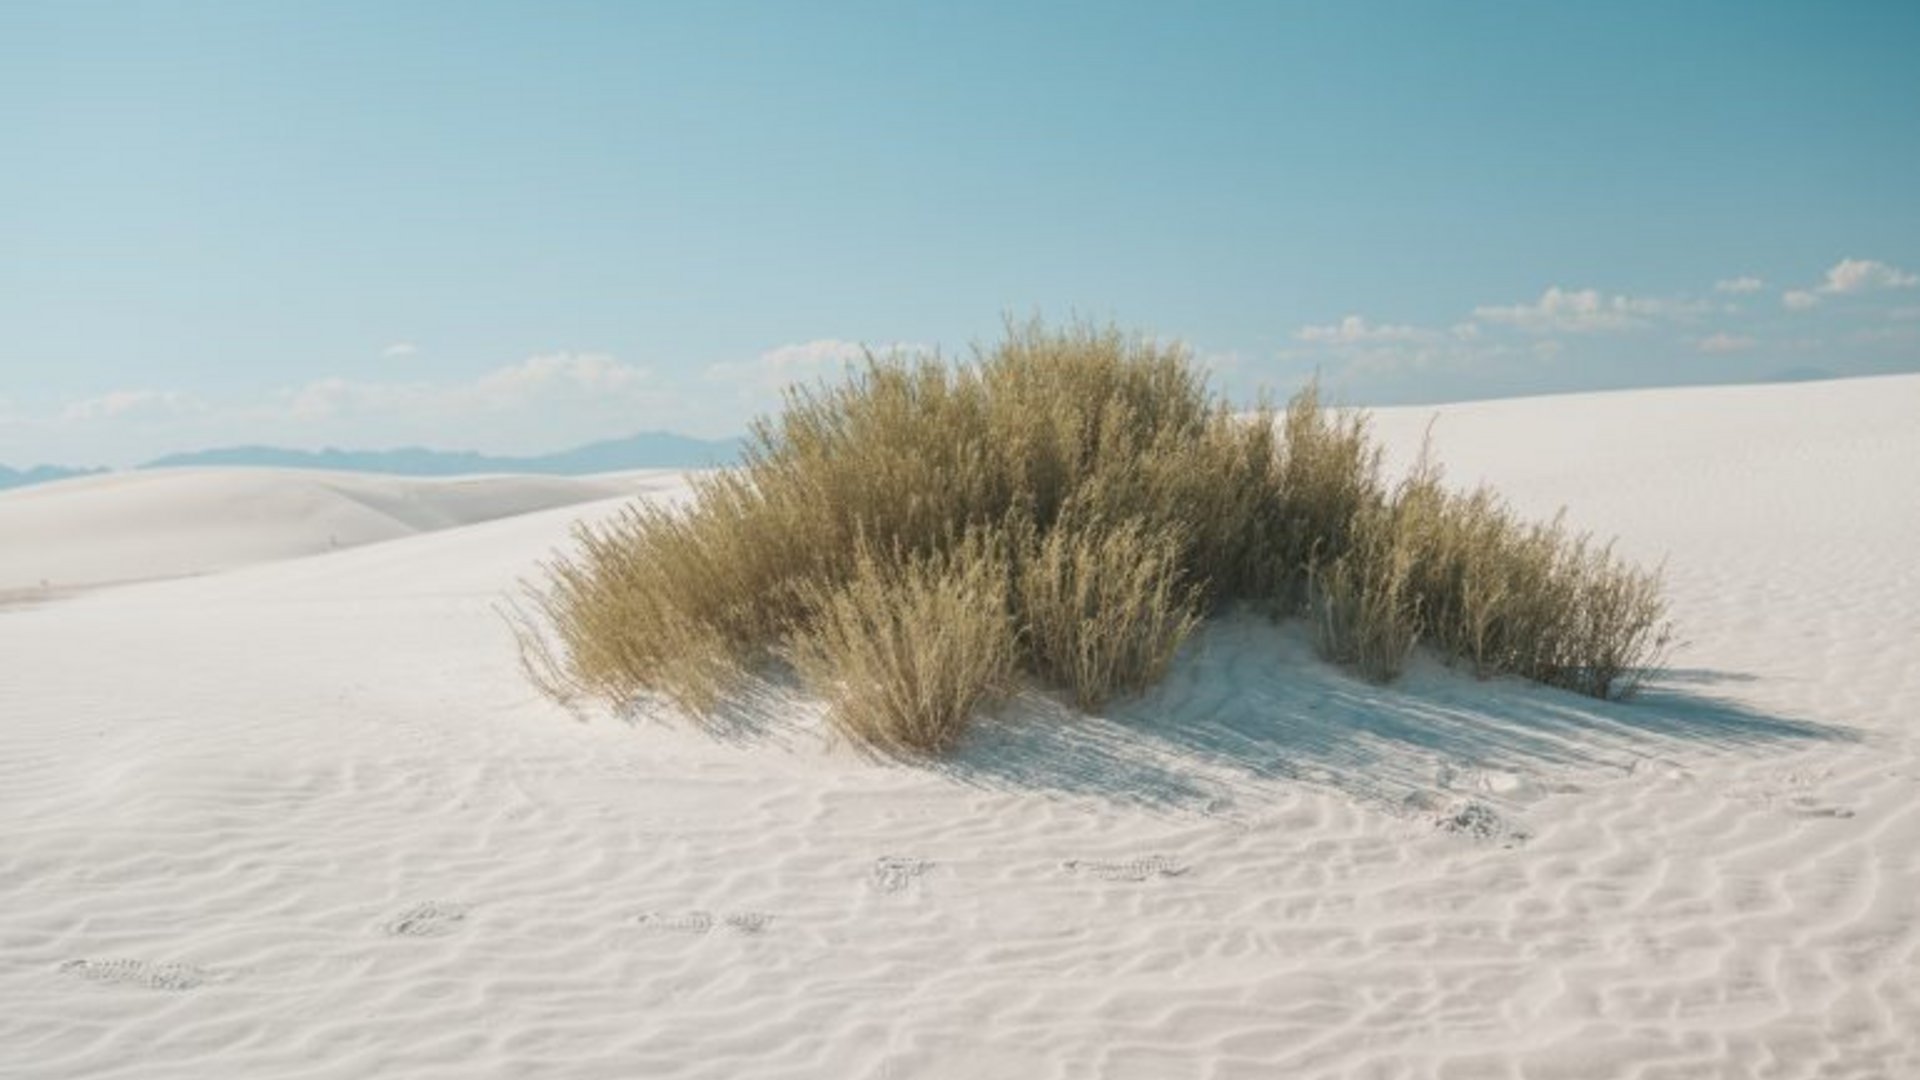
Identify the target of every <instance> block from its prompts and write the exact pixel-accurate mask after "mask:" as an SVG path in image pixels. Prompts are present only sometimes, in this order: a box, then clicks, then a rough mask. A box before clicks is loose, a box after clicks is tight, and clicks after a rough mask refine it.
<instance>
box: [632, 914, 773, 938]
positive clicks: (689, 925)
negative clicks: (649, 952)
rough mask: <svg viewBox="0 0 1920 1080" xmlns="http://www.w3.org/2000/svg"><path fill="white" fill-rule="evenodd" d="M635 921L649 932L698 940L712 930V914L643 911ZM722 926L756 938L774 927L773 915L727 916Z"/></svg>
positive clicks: (722, 921) (635, 917) (722, 920)
mask: <svg viewBox="0 0 1920 1080" xmlns="http://www.w3.org/2000/svg"><path fill="white" fill-rule="evenodd" d="M634 921H635V922H637V923H639V924H640V925H641V926H644V927H646V928H648V929H650V930H657V931H660V932H661V933H666V934H685V935H687V936H688V937H700V936H702V935H704V934H706V933H708V932H710V931H712V929H713V922H714V920H713V913H712V912H708V911H700V910H694V911H644V912H641V913H640V914H639V915H636V916H634ZM720 921H721V924H722V925H724V926H725V927H726V928H727V929H729V930H732V931H733V932H734V933H736V934H746V935H748V936H750V937H751V936H756V935H759V934H762V933H765V932H766V929H767V927H769V926H772V925H773V916H771V915H768V914H766V913H764V912H759V911H737V912H734V913H733V914H731V915H727V916H725V917H724V918H722V919H721V920H720Z"/></svg>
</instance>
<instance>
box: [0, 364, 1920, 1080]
mask: <svg viewBox="0 0 1920 1080" xmlns="http://www.w3.org/2000/svg"><path fill="white" fill-rule="evenodd" d="M1376 415H1377V424H1376V428H1377V430H1378V431H1379V432H1380V433H1381V435H1382V436H1383V437H1384V438H1385V439H1386V440H1387V441H1388V442H1389V443H1390V445H1391V447H1392V448H1393V452H1394V455H1395V456H1396V458H1398V459H1399V460H1402V461H1404V460H1407V459H1408V458H1409V457H1410V456H1411V454H1412V452H1413V450H1414V449H1415V448H1417V446H1418V443H1419V440H1420V437H1421V434H1422V432H1423V430H1424V429H1425V428H1426V426H1427V424H1428V422H1429V420H1430V419H1432V418H1433V417H1435V416H1436V415H1437V416H1438V420H1437V422H1436V423H1435V425H1434V444H1435V450H1436V452H1437V455H1438V457H1439V459H1440V460H1441V461H1442V462H1443V463H1444V464H1445V465H1446V466H1447V468H1448V471H1449V476H1450V477H1451V478H1452V479H1453V480H1455V481H1457V482H1460V483H1472V482H1475V481H1478V480H1481V479H1484V480H1486V481H1488V482H1489V483H1492V484H1494V485H1495V486H1496V487H1498V488H1499V489H1500V490H1501V491H1503V492H1504V493H1506V494H1507V495H1508V496H1509V498H1510V499H1511V500H1512V501H1513V502H1514V504H1515V505H1516V506H1518V507H1519V508H1521V509H1523V510H1525V511H1526V512H1528V513H1531V514H1542V515H1544V514H1548V513H1551V512H1552V511H1553V510H1554V509H1555V508H1556V507H1558V506H1560V505H1562V504H1564V505H1566V506H1567V507H1568V508H1569V519H1570V521H1572V522H1573V523H1574V524H1576V525H1579V526H1583V527H1590V528H1592V529H1594V530H1596V531H1597V532H1600V533H1602V534H1617V535H1619V537H1620V546H1621V550H1622V551H1623V552H1625V553H1627V554H1629V555H1630V556H1632V557H1634V558H1636V559H1642V560H1647V561H1658V560H1661V559H1665V561H1666V567H1667V575H1668V581H1669V587H1670V594H1671V596H1672V598H1673V601H1674V607H1675V611H1674V615H1675V617H1676V619H1677V620H1678V622H1679V624H1680V626H1681V629H1682V631H1683V635H1684V637H1685V639H1686V641H1687V645H1686V646H1685V647H1684V648H1683V649H1682V650H1681V651H1679V652H1678V653H1677V654H1676V655H1675V657H1674V671H1673V672H1672V673H1671V674H1670V675H1669V676H1668V677H1666V678H1664V679H1662V680H1660V681H1658V682H1657V683H1655V684H1654V685H1653V686H1651V687H1650V688H1649V690H1648V691H1647V693H1646V694H1645V695H1644V697H1643V699H1642V700H1641V701H1640V702H1639V703H1637V704H1633V705H1617V704H1604V703H1599V702H1594V701H1591V700H1588V699H1584V698H1579V697H1574V696H1571V695H1568V694H1565V693H1560V692H1556V691H1551V690H1545V689H1541V688H1537V687H1532V686H1528V685H1524V684H1520V683H1515V682H1508V681H1501V682H1492V683H1481V682H1476V681H1474V680H1473V679H1471V678H1470V677H1467V676H1465V675H1461V674H1458V673H1454V672H1449V671H1446V670H1444V669H1442V668H1439V667H1438V666H1437V665H1435V664H1433V663H1431V662H1419V663H1416V664H1415V665H1414V666H1413V669H1412V670H1411V671H1410V672H1409V674H1408V676H1407V677H1406V678H1405V679H1404V680H1403V681H1401V682H1400V683H1398V684H1395V685H1394V686H1392V687H1389V688H1379V687H1374V686H1371V685H1368V684H1366V683H1362V682H1358V681H1355V680H1354V679H1352V678H1350V677H1348V676H1347V675H1345V674H1342V673H1341V672H1339V671H1337V670H1334V669H1331V668H1329V667H1327V666H1325V665H1323V664H1321V663H1319V662H1317V661H1316V660H1314V659H1313V658H1312V655H1311V650H1310V649H1309V648H1308V646H1307V644H1306V642H1305V639H1304V636H1303V634H1302V633H1301V631H1300V629H1299V628H1298V627H1297V626H1282V627H1280V628H1278V629H1275V628H1272V627H1269V626H1267V625H1265V624H1263V623H1260V622H1258V621H1256V620H1250V619H1238V620H1230V621H1228V622H1226V623H1223V624H1220V625H1217V626H1214V627H1212V628H1210V629H1208V630H1207V631H1205V632H1204V633H1203V634H1202V635H1200V637H1199V638H1198V639H1197V640H1196V641H1195V642H1194V643H1193V645H1192V646H1191V647H1190V648H1189V649H1188V651H1187V652H1186V654H1185V655H1183V657H1182V658H1181V660H1180V661H1179V662H1178V663H1177V664H1176V665H1175V668H1174V670H1173V673H1172V674H1171V676H1170V678H1169V679H1168V681H1167V683H1166V684H1165V685H1164V686H1162V687H1161V688H1159V689H1157V690H1155V691H1154V692H1152V693H1151V694H1149V695H1148V696H1146V697H1145V698H1142V699H1138V700H1135V701H1131V702H1127V703H1124V704H1121V705H1119V706H1116V707H1114V708H1113V709H1111V710H1109V712H1108V714H1107V715H1105V716H1103V717H1100V718H1080V717H1075V716H1072V715H1069V714H1067V713H1065V712H1064V711H1063V710H1061V709H1059V708H1058V707H1056V706H1048V705H1045V704H1043V703H1038V702H1034V701H1031V700H1028V701H1023V702H1020V703H1018V704H1016V705H1015V706H1014V707H1013V709H1012V710H1011V711H1010V714H1009V715H1008V716H1007V717H1006V718H1005V720H1006V722H1004V723H990V724H987V725H985V726H984V727H983V728H982V730H981V731H980V732H979V733H978V734H977V735H976V736H975V737H974V738H973V739H972V740H971V741H970V742H969V744H968V745H967V746H966V748H965V750H964V752H963V753H962V754H961V755H960V756H959V758H958V759H957V760H955V761H954V762H952V763H951V764H950V765H947V766H943V767H941V768H939V769H912V768H903V767H897V766H882V765H875V764H872V763H869V762H867V761H865V760H863V759H861V758H860V757H859V756H858V755H856V754H854V753H852V752H850V751H848V750H847V749H846V748H845V747H842V746H833V745H828V744H827V743H826V741H825V740H824V739H823V737H822V736H821V734H820V732H821V728H820V724H819V716H818V711H817V709H816V708H814V707H813V706H811V705H810V704H809V703H807V702H806V701H804V700H801V699H798V698H797V697H796V696H795V695H794V694H793V693H792V692H791V691H790V690H788V689H786V688H783V687H779V686H768V687H765V688H763V689H762V692H761V693H759V694H757V695H754V696H752V697H750V698H749V699H747V700H744V701H742V702H740V703H739V704H738V705H737V706H736V707H735V708H734V709H733V710H732V713H731V719H732V720H733V721H734V724H733V726H732V727H730V728H727V729H725V730H721V731H717V732H702V731H698V730H695V729H692V728H690V727H689V726H688V725H686V724H684V723H679V724H663V723H656V722H654V720H655V717H654V716H652V715H651V714H650V713H648V712H645V711H643V712H642V714H641V715H639V716H638V717H636V718H635V720H636V722H635V723H631V724H630V723H624V722H622V721H620V720H615V719H609V718H600V719H596V720H594V721H593V722H590V723H577V722H575V721H574V720H572V719H570V718H568V717H567V716H566V714H565V713H563V712H561V711H559V710H558V709H556V708H555V707H554V706H552V705H551V704H549V703H547V702H545V701H544V700H542V699H540V698H539V697H538V696H536V695H535V694H534V693H533V691H532V690H531V689H530V688H529V687H528V686H527V685H526V683H525V682H524V681H523V679H522V677H521V675H520V672H519V670H518V667H517V664H516V660H515V654H514V647H513V641H512V637H511V635H510V634H509V632H508V630H507V628H506V627H505V625H504V624H503V623H502V621H501V620H500V619H498V618H497V617H496V616H495V615H494V613H493V605H494V604H495V603H496V602H497V601H499V600H500V599H501V598H502V597H504V596H507V595H509V594H510V592H511V590H512V588H513V584H514V581H515V579H516V578H517V577H519V576H522V575H525V574H528V573H530V572H531V571H532V569H533V567H534V565H535V564H536V562H537V561H538V560H540V559H541V558H542V557H544V556H545V555H546V554H547V553H548V552H550V551H551V550H552V549H553V548H555V547H556V546H557V545H559V544H561V543H563V542H564V540H565V538H566V532H567V528H568V525H569V523H570V522H572V521H574V520H576V519H578V518H580V517H581V516H582V515H583V514H596V515H597V514H606V513H612V512H614V510H615V509H617V507H618V506H619V505H620V504H619V501H618V500H609V501H603V502H597V503H594V504H592V506H591V507H586V508H578V507H576V508H561V509H551V510H544V511H540V512H536V513H529V514H524V515H521V516H515V517H510V518H505V519H502V520H496V521H491V522H486V523H480V524H473V525H468V526H465V527H460V528H448V529H443V530H440V531H436V532H431V533H422V534H419V535H411V536H404V537H401V538H398V539H392V540H389V541H388V542H385V543H379V544H371V545H368V546H365V547H360V548H357V549H354V550H343V551H339V552H334V553H331V554H325V555H322V556H319V557H315V558H301V559H291V560H286V561H279V562H264V563H261V564H259V565H255V566H252V567H248V568H245V569H238V570H232V571H228V572H223V573H217V574H209V575H206V576H202V577H196V578H190V579H185V580H176V581H166V582H157V583H150V584H145V585H135V586H128V587H123V588H114V589H104V590H100V591H95V592H91V593H88V594H86V595H81V596H77V597H72V598H69V599H64V600H59V601H57V602H50V603H45V604H39V605H34V606H25V607H13V608H10V609H7V610H4V611H0V657H4V660H0V663H3V664H4V668H0V822H3V823H4V828H0V1073H4V1074H5V1075H7V1076H10V1077H11V1076H20V1077H31V1078H43V1077H45V1078H51V1077H102V1076H125V1077H140V1078H142V1080H147V1078H158V1077H179V1078H187V1077H193V1078H203V1077H246V1078H276V1077H315V1078H319V1077H339V1078H350V1077H352V1078H357V1077H367V1076H408V1077H461V1078H468V1077H489V1076H498V1077H506V1076H540V1077H626V1076H650V1077H651V1076H703V1077H739V1076H792V1077H858V1076H913V1077H923V1076H952V1077H1003V1076H1004V1077H1015V1076H1017V1077H1047V1076H1060V1077H1096V1076H1097V1077H1182V1076H1195V1077H1213V1076H1220V1077H1232V1076H1287V1077H1313V1076H1326V1077H1436V1078H1446V1080H1464V1078H1473V1077H1537V1076H1552V1077H1616V1076H1618V1077H1644V1078H1648V1080H1651V1078H1655V1077H1694V1076H1699V1077H1730V1076H1739V1077H1745V1076H1756V1077H1778V1078H1791V1077H1838V1076H1854V1077H1902V1076H1913V1075H1920V742H1916V738H1915V728H1916V718H1917V717H1920V566H1917V565H1916V559H1915V554H1916V551H1920V376H1899V377H1890V378H1878V379H1861V380H1852V381H1843V382H1830V383H1812V384H1801V385H1778V386H1757V387H1722V388H1710V389H1688V390H1659V391H1636V392H1630V393H1617V394H1599V395H1583V396H1572V397H1561V398H1542V399H1532V400H1519V401H1507V402H1487V403H1476V404H1467V405H1457V406H1447V407H1442V408H1439V409H1427V408H1419V409H1397V410H1386V411H1382V412H1379V413H1377V414H1376ZM289 482H291V481H290V480H289ZM656 497H675V493H674V492H673V491H662V492H660V493H658V494H657V496H656ZM15 499H16V496H7V497H5V498H0V515H5V514H11V515H17V516H14V517H5V518H3V519H4V520H7V521H9V522H12V523H13V524H12V525H11V526H10V527H11V528H14V529H16V530H20V529H24V530H26V534H27V535H32V536H37V537H39V539H38V540H36V541H35V542H34V545H30V546H31V547H33V548H34V550H38V548H39V546H40V545H45V547H46V548H47V549H48V552H47V557H52V552H53V551H54V550H55V549H58V548H60V547H62V546H70V547H73V548H75V549H77V548H79V547H80V546H83V545H84V544H87V543H92V542H94V539H95V538H90V537H89V536H87V535H86V530H87V529H88V528H89V527H90V526H89V524H88V523H89V522H91V521H93V520H95V519H94V518H90V517H87V516H85V515H78V514H75V515H65V514H62V513H60V512H57V511H51V510H50V511H48V512H47V513H46V514H45V515H43V516H41V517H38V518H36V517H34V516H33V512H32V511H31V510H30V509H28V510H23V509H22V507H23V506H24V505H26V504H25V503H22V502H16V501H14V500H15ZM49 505H52V504H49ZM100 512H101V513H107V511H104V510H103V511H100ZM127 520H144V521H145V522H146V523H147V524H146V525H145V526H144V527H147V528H151V529H154V530H161V531H164V530H166V529H168V528H170V527H172V525H173V521H172V518H171V517H170V515H169V514H168V513H167V512H166V511H165V504H164V503H163V504H162V505H161V507H160V508H159V509H158V510H157V511H149V510H146V509H142V510H140V512H139V513H130V515H129V517H128V519H127ZM128 528H130V529H131V528H132V527H131V526H129V527H128ZM308 538H309V539H311V536H309V537H308ZM126 539H127V543H128V544H129V545H130V550H135V551H137V550H139V543H138V534H137V532H129V533H128V535H127V538H126ZM7 542H8V543H10V544H18V542H17V541H13V540H8V541H7ZM205 542H206V543H208V544H209V545H217V544H219V543H221V542H223V541H221V540H220V539H219V538H218V537H216V536H212V535H209V537H208V538H207V539H206V541H205ZM21 550H22V549H21V548H19V547H18V546H16V547H13V548H9V549H8V554H7V556H6V559H7V560H13V559H16V558H20V557H22V556H21V555H20V554H19V552H20V551H21ZM279 550H280V551H281V552H282V553H283V554H294V553H297V552H298V551H302V550H309V549H308V548H301V547H300V546H298V545H292V546H288V547H284V548H282V549H279ZM227 561H229V560H226V559H224V558H222V559H220V560H214V561H208V562H207V563H206V565H204V566H202V567H200V568H201V569H208V568H211V567H213V566H215V565H221V564H223V563H225V562H227ZM0 565H7V566H11V563H10V562H7V563H4V564H0ZM169 565H173V564H169ZM1042 714H1044V715H1042Z"/></svg>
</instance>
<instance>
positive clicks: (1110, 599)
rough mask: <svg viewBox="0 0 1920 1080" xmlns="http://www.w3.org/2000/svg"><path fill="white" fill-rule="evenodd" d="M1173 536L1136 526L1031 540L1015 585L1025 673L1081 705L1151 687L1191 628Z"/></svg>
mask: <svg viewBox="0 0 1920 1080" xmlns="http://www.w3.org/2000/svg"><path fill="white" fill-rule="evenodd" d="M1182 540H1183V538H1182V537H1181V536H1180V535H1179V534H1178V533H1177V532H1172V531H1167V530H1158V531H1155V530H1150V529H1149V528H1148V527H1147V526H1146V525H1144V524H1143V523H1141V522H1139V521H1131V522H1128V523H1126V524H1124V525H1121V526H1119V527H1116V528H1108V527H1092V528H1066V529H1055V530H1054V531H1052V532H1050V533H1048V534H1047V536H1046V537H1045V538H1044V539H1042V540H1039V541H1038V542H1037V543H1036V544H1035V545H1034V547H1033V549H1032V550H1031V551H1030V552H1029V554H1028V555H1027V557H1026V558H1025V559H1024V560H1022V564H1021V566H1020V577H1019V586H1018V604H1019V610H1020V616H1021V623H1022V626H1023V627H1024V629H1025V631H1026V634H1025V644H1026V652H1027V656H1028V658H1029V665H1030V667H1031V668H1032V669H1033V670H1034V671H1035V672H1036V673H1037V674H1039V675H1040V676H1041V677H1042V678H1044V679H1046V680H1048V681H1049V682H1052V683H1056V684H1058V685H1061V686H1065V687H1066V688H1067V689H1068V690H1070V691H1072V693H1073V696H1074V699H1075V700H1076V701H1077V702H1079V704H1080V706H1081V707H1082V708H1089V709H1091V708H1097V707H1099V706H1101V705H1104V704H1105V703H1106V702H1107V701H1108V700H1110V699H1112V698H1113V697H1115V696H1118V695H1123V694H1133V693H1138V692H1139V691H1141V690H1144V689H1146V688H1147V687H1148V686H1151V685H1152V684H1154V683H1155V682H1158V681H1159V680H1160V677H1161V675H1163V674H1164V673H1165V672H1166V669H1167V665H1168V663H1170V662H1171V661H1172V660H1173V654H1174V653H1175V651H1177V650H1178V649H1179V647H1180V643H1181V642H1182V641H1185V640H1186V637H1187V635H1188V634H1189V633H1191V632H1192V630H1193V628H1194V626H1195V625H1196V624H1197V623H1198V622H1199V612H1198V608H1197V597H1196V596H1195V594H1194V590H1193V589H1192V588H1190V587H1188V586H1186V585H1184V584H1183V583H1182V574H1181V567H1180V561H1179V560H1180V552H1181V549H1182V547H1183V546H1184V545H1183V542H1182Z"/></svg>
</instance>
